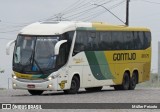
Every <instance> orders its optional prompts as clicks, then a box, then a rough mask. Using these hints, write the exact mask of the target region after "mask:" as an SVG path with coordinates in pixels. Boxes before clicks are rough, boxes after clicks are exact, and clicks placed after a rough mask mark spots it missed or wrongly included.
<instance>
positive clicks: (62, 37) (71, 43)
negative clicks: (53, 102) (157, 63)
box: [7, 21, 151, 95]
mask: <svg viewBox="0 0 160 112" xmlns="http://www.w3.org/2000/svg"><path fill="white" fill-rule="evenodd" d="M13 43H15V48H14V53H13V74H12V79H13V80H12V82H13V88H14V89H25V90H28V91H29V93H30V94H32V95H40V94H42V93H43V91H47V90H56V91H64V92H65V93H72V94H74V93H77V92H78V90H79V88H85V90H86V91H100V90H101V89H102V87H103V86H112V87H114V88H115V90H133V89H134V88H135V87H136V84H138V83H140V82H144V81H147V80H149V78H150V66H151V33H150V30H149V29H147V28H138V27H127V26H115V25H109V24H106V23H101V22H99V23H98V22H97V23H89V22H69V21H61V22H58V21H57V22H37V23H34V24H31V25H29V26H26V27H25V28H23V29H22V30H21V31H20V32H19V34H18V37H17V39H16V40H15V41H11V42H9V43H8V45H7V53H9V48H10V46H11V44H13Z"/></svg>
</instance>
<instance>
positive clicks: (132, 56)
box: [113, 53, 136, 61]
mask: <svg viewBox="0 0 160 112" xmlns="http://www.w3.org/2000/svg"><path fill="white" fill-rule="evenodd" d="M123 60H136V53H114V54H113V61H123Z"/></svg>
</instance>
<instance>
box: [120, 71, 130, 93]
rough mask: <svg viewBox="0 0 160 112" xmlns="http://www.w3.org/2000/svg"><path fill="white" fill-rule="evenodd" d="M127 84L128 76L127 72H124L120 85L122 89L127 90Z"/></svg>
mask: <svg viewBox="0 0 160 112" xmlns="http://www.w3.org/2000/svg"><path fill="white" fill-rule="evenodd" d="M129 84H130V77H129V74H128V73H127V72H125V73H124V75H123V81H122V85H121V89H122V90H128V89H129Z"/></svg>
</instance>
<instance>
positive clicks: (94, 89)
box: [85, 86, 103, 92]
mask: <svg viewBox="0 0 160 112" xmlns="http://www.w3.org/2000/svg"><path fill="white" fill-rule="evenodd" d="M102 88H103V87H102V86H101V87H92V88H85V90H86V91H88V92H92V91H93V92H94V91H101V90H102Z"/></svg>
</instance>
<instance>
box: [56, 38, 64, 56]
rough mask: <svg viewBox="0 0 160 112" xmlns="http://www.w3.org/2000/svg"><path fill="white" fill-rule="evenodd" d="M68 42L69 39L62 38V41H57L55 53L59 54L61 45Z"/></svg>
mask: <svg viewBox="0 0 160 112" xmlns="http://www.w3.org/2000/svg"><path fill="white" fill-rule="evenodd" d="M66 42H67V40H61V41H59V42H57V43H56V45H55V48H54V51H55V55H58V54H59V49H60V47H61V45H62V44H64V43H66Z"/></svg>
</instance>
